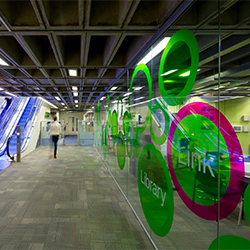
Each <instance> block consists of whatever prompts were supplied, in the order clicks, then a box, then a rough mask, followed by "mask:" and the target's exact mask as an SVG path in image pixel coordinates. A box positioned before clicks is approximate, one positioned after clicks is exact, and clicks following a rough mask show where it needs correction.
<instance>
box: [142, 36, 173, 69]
mask: <svg viewBox="0 0 250 250" xmlns="http://www.w3.org/2000/svg"><path fill="white" fill-rule="evenodd" d="M169 40H170V37H165V38H164V39H163V40H162V41H161V42H159V43H158V44H157V45H156V46H155V47H154V48H153V49H152V50H150V51H149V53H148V54H147V55H146V56H144V57H143V58H142V60H141V61H140V62H138V64H141V63H144V64H147V63H148V62H149V61H150V60H152V59H153V58H154V57H155V56H157V55H158V54H159V53H160V52H161V51H163V50H164V49H165V47H166V45H167V44H168V41H169ZM138 64H137V65H138Z"/></svg>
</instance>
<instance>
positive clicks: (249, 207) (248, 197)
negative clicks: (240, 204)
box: [244, 184, 250, 225]
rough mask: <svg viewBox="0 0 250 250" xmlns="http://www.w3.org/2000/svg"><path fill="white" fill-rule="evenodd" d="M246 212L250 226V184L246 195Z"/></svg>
mask: <svg viewBox="0 0 250 250" xmlns="http://www.w3.org/2000/svg"><path fill="white" fill-rule="evenodd" d="M244 211H245V214H246V217H247V222H248V224H249V225H250V185H249V184H248V185H247V187H246V190H245V193H244Z"/></svg>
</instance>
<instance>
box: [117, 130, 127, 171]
mask: <svg viewBox="0 0 250 250" xmlns="http://www.w3.org/2000/svg"><path fill="white" fill-rule="evenodd" d="M117 161H118V165H119V168H120V169H121V170H123V169H124V166H125V140H124V136H123V133H122V131H120V132H119V136H118V138H117Z"/></svg>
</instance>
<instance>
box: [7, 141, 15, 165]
mask: <svg viewBox="0 0 250 250" xmlns="http://www.w3.org/2000/svg"><path fill="white" fill-rule="evenodd" d="M10 138H11V137H9V138H8V141H7V147H6V150H7V155H8V156H9V158H10V159H11V160H12V161H13V160H14V156H13V155H10V151H9V145H10Z"/></svg>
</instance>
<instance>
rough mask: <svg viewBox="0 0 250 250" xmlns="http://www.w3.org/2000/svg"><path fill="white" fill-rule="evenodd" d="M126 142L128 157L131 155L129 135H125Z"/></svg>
mask: <svg viewBox="0 0 250 250" xmlns="http://www.w3.org/2000/svg"><path fill="white" fill-rule="evenodd" d="M126 144H127V153H128V157H129V158H130V157H131V156H132V143H131V138H130V136H128V137H127V140H126ZM129 148H130V150H128V149H129Z"/></svg>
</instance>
